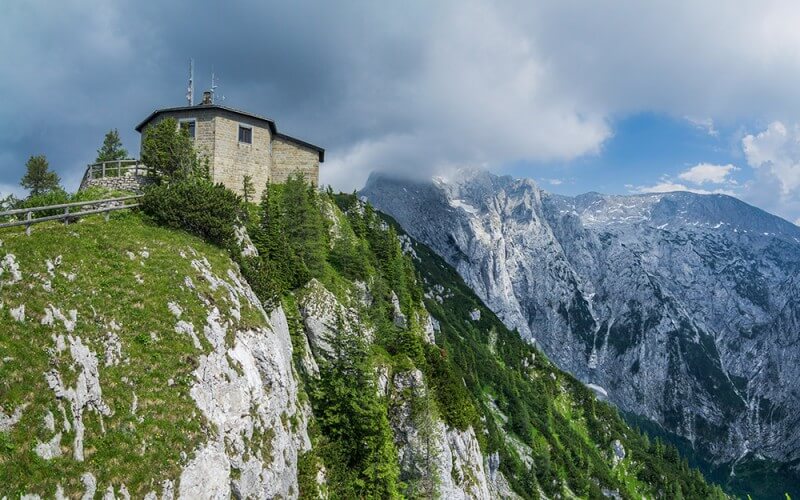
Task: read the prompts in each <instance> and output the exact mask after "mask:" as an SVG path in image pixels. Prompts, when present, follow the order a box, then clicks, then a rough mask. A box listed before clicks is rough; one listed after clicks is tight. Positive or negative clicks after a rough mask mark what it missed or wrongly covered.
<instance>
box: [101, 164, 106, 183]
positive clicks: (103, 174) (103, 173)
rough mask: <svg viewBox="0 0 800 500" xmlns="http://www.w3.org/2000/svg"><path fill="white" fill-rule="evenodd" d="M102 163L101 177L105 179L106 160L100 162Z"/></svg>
mask: <svg viewBox="0 0 800 500" xmlns="http://www.w3.org/2000/svg"><path fill="white" fill-rule="evenodd" d="M101 165H102V178H103V179H105V177H106V162H103V163H101Z"/></svg>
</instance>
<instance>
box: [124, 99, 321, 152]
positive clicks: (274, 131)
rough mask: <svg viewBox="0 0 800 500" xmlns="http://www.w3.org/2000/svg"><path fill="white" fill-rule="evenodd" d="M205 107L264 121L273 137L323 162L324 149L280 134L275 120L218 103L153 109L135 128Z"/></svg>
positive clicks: (138, 129) (139, 128) (138, 130)
mask: <svg viewBox="0 0 800 500" xmlns="http://www.w3.org/2000/svg"><path fill="white" fill-rule="evenodd" d="M207 109H213V110H218V111H225V112H228V113H232V114H234V115H239V116H244V117H247V118H250V119H254V120H258V121H261V122H264V123H266V124H267V126H268V127H269V130H270V132H272V134H273V135H274V136H275V137H278V138H281V139H283V140H285V141H288V142H293V143H295V144H297V145H300V146H303V147H306V148H308V149H311V150H314V151H316V152H317V153H318V154H319V162H320V163H324V162H325V149H323V148H321V147H319V146H317V145H314V144H311V143H310V142H306V141H303V140H301V139H298V138H296V137H292V136H290V135H286V134H281V133H280V132H278V127H277V126H276V125H275V122H274V121H272V120H270V119H269V118H265V117H263V116H259V115H254V114H253V113H248V112H246V111H241V110H238V109H233V108H229V107H227V106H220V105H219V104H199V105H197V106H178V107H174V108H162V109H157V110H155V111H153V112H152V113H150V114H149V115H148V116H147V118H145V119H144V120H142V122H141V123H139V124H138V125H136V129H135V130H136V131H137V132H139V133H141V132H142V130H144V127H145V126H147V124H148V123H150V122H151V121H153V120H154V119H155V118H156V117H157V116H159V115H162V114H166V113H178V112H183V111H195V110H207Z"/></svg>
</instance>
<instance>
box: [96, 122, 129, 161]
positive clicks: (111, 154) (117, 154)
mask: <svg viewBox="0 0 800 500" xmlns="http://www.w3.org/2000/svg"><path fill="white" fill-rule="evenodd" d="M127 157H128V151H126V150H125V148H123V147H122V141H121V140H120V138H119V132H118V131H117V129H111V130H109V131H108V132H107V133H106V136H105V138H104V139H103V145H102V146H100V149H98V150H97V159H95V163H100V162H103V161H114V160H124V159H125V158H127Z"/></svg>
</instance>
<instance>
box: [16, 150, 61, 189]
mask: <svg viewBox="0 0 800 500" xmlns="http://www.w3.org/2000/svg"><path fill="white" fill-rule="evenodd" d="M25 169H26V171H25V175H24V176H23V177H22V180H21V181H20V184H21V185H22V187H24V188H25V189H27V190H29V191H30V195H31V196H37V195H40V194H44V193H49V192H51V191H56V190H59V189H61V179H60V178H59V177H58V174H56V173H55V172H53V171H52V170H50V164H49V163H48V162H47V157H46V156H45V155H37V156H31V157H30V158H28V161H27V163H25Z"/></svg>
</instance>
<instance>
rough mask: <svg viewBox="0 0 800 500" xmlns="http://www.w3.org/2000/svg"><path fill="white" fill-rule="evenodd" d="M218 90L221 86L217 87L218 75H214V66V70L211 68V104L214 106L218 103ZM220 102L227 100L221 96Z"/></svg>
mask: <svg viewBox="0 0 800 500" xmlns="http://www.w3.org/2000/svg"><path fill="white" fill-rule="evenodd" d="M217 88H219V85H217V75H216V73H214V68H213V66H212V68H211V104H214V102H216V100H217ZM219 100H220V101H224V100H225V96H224V95H221V96H220V97H219Z"/></svg>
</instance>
